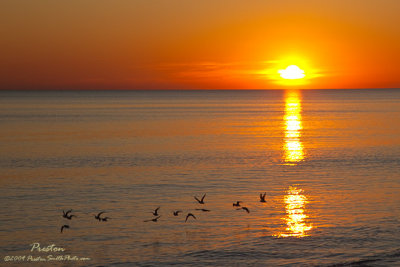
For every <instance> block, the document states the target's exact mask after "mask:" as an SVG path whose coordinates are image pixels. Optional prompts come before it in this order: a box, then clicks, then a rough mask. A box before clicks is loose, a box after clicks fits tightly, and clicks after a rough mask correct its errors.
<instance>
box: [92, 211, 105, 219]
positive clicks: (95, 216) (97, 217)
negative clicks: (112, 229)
mask: <svg viewBox="0 0 400 267" xmlns="http://www.w3.org/2000/svg"><path fill="white" fill-rule="evenodd" d="M103 213H105V211H102V212H99V214H97V215H94V218H95V219H96V220H99V221H101V220H102V218H101V217H100V215H101V214H103Z"/></svg>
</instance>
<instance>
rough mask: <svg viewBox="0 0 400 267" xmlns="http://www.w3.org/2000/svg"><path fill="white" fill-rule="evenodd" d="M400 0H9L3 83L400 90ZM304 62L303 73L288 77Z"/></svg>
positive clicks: (3, 11) (0, 47)
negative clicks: (284, 73) (291, 67)
mask: <svg viewBox="0 0 400 267" xmlns="http://www.w3.org/2000/svg"><path fill="white" fill-rule="evenodd" d="M398 14H400V1H398V0H324V1H321V0H315V1H313V0H301V1H300V0H279V1H278V0H276V1H272V0H271V1H267V0H263V1H261V0H246V1H238V0H230V1H228V0H226V1H222V0H192V1H188V0H143V1H138V0H137V1H135V0H130V1H128V0H115V1H111V0H109V1H105V0H84V1H82V0H71V1H63V0H60V1H54V0H48V1H44V0H36V1H31V0H26V1H23V0H3V1H1V2H0V34H1V38H0V55H1V57H0V89H2V90H19V89H23V90H29V89H50V90H51V89H54V90H58V89H63V90H69V89H71V90H72V89H74V90H79V89H111V90H112V89H282V88H304V89H324V88H329V89H332V88H338V89H340V88H399V87H400V68H399V64H400V63H399V62H400V51H399V48H400V27H399V26H398V25H400V16H399V15H398ZM289 65H296V66H298V67H299V68H300V69H301V70H303V71H304V73H305V78H303V79H299V80H285V79H282V78H281V77H280V76H279V73H278V72H279V71H280V70H282V69H285V68H286V67H287V66H289Z"/></svg>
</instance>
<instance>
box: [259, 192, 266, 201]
mask: <svg viewBox="0 0 400 267" xmlns="http://www.w3.org/2000/svg"><path fill="white" fill-rule="evenodd" d="M266 194H267V193H266V192H265V193H264V195H263V194H260V202H266V201H265V195H266Z"/></svg>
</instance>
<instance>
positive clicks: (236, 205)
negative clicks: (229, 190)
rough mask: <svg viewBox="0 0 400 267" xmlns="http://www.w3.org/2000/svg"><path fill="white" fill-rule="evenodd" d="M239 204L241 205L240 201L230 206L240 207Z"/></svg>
mask: <svg viewBox="0 0 400 267" xmlns="http://www.w3.org/2000/svg"><path fill="white" fill-rule="evenodd" d="M240 203H242V201H236V203H233V204H232V206H234V207H240Z"/></svg>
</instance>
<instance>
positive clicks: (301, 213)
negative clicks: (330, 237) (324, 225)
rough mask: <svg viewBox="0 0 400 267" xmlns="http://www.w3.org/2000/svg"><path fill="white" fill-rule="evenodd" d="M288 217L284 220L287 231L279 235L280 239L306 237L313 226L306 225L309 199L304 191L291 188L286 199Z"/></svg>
mask: <svg viewBox="0 0 400 267" xmlns="http://www.w3.org/2000/svg"><path fill="white" fill-rule="evenodd" d="M284 202H285V209H286V216H285V217H284V218H283V219H284V220H285V223H286V229H285V231H284V232H283V233H279V234H278V235H277V236H278V237H304V236H308V234H307V232H308V231H309V230H311V229H312V225H311V224H308V225H307V224H306V219H307V217H308V216H307V214H306V209H305V205H306V203H308V201H307V198H306V196H305V195H303V190H302V189H299V188H297V187H292V186H290V187H289V189H288V191H287V194H286V195H285V197H284Z"/></svg>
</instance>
